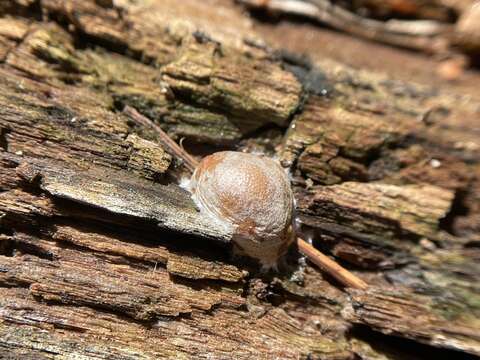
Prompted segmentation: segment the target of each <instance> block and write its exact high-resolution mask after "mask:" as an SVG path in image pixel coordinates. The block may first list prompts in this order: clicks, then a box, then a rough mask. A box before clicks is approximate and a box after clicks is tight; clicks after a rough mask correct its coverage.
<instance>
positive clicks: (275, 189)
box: [189, 151, 293, 267]
mask: <svg viewBox="0 0 480 360" xmlns="http://www.w3.org/2000/svg"><path fill="white" fill-rule="evenodd" d="M189 190H190V191H191V193H192V198H193V200H194V201H195V202H196V204H197V206H198V207H199V208H200V210H201V211H203V212H204V213H206V214H207V215H209V216H210V217H211V218H212V219H213V220H214V221H216V222H217V223H218V224H221V225H222V226H225V227H227V228H228V229H230V230H231V231H232V232H233V234H234V237H233V242H234V245H235V247H236V248H237V249H238V250H239V251H240V252H241V253H243V254H245V255H248V256H250V257H253V258H255V259H257V260H259V261H260V263H261V264H262V265H263V266H265V267H274V266H275V265H276V263H277V260H278V259H279V258H280V257H281V256H282V255H283V254H284V253H285V252H286V250H287V248H288V245H289V244H290V243H291V241H292V240H293V236H292V235H293V234H292V228H291V221H292V210H293V194H292V190H291V188H290V182H289V179H288V175H287V174H286V173H285V171H284V170H283V168H282V167H281V166H280V165H279V164H278V163H276V162H275V161H273V160H271V159H269V158H266V157H260V156H255V155H252V154H247V153H240V152H233V151H224V152H218V153H215V154H213V155H210V156H207V157H205V158H204V159H203V160H202V161H201V163H200V164H199V165H198V167H197V168H196V170H195V172H194V174H193V176H192V178H191V180H190V184H189Z"/></svg>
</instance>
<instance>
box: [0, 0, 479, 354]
mask: <svg viewBox="0 0 480 360" xmlns="http://www.w3.org/2000/svg"><path fill="white" fill-rule="evenodd" d="M0 11H1V12H2V13H3V14H2V18H0V61H1V63H0V128H1V132H0V134H1V137H0V146H1V148H2V151H1V153H0V188H1V190H2V192H1V193H0V215H1V217H0V219H1V222H0V224H1V234H0V357H1V358H21V359H67V358H72V357H79V358H80V357H81V358H86V359H89V358H100V359H111V358H115V359H156V358H179V359H186V358H209V359H232V358H234V359H257V358H258V359H272V358H281V359H298V358H311V359H314V358H318V359H358V358H360V359H400V358H405V359H411V358H415V357H418V358H421V357H422V354H425V353H427V354H431V355H432V356H440V355H445V356H449V357H451V358H454V357H455V356H460V354H464V355H465V354H469V355H471V356H480V338H479V336H478V333H479V329H480V321H479V319H480V282H479V279H480V267H479V266H478V261H479V260H480V252H479V248H478V243H479V241H480V235H479V234H480V220H479V219H480V198H479V196H480V195H479V194H480V191H479V190H480V152H479V149H480V141H479V138H480V130H479V127H480V103H479V99H476V98H475V97H471V96H465V95H462V94H453V93H449V92H447V91H445V90H436V89H431V88H428V87H425V86H420V85H417V84H411V83H405V82H401V81H397V80H393V79H390V78H388V77H387V76H384V75H378V74H373V73H366V72H360V71H357V70H353V69H351V68H348V67H347V66H344V65H342V64H339V63H336V62H334V61H331V60H328V59H324V58H312V59H311V61H305V60H304V59H302V58H299V57H297V56H295V54H289V53H285V52H282V51H276V50H273V49H270V48H269V47H268V46H267V45H266V44H265V43H264V42H263V41H262V39H261V38H260V37H259V36H258V35H256V34H255V32H254V31H253V30H252V29H251V26H250V20H248V19H247V18H246V17H245V16H244V15H243V14H242V13H241V12H240V11H239V9H238V8H236V7H235V6H233V4H232V3H230V2H229V1H219V0H208V1H201V2H200V1H196V0H184V1H182V2H181V5H180V4H179V2H178V1H173V0H162V1H143V0H142V1H128V0H127V1H115V2H110V1H93V0H66V1H56V0H41V1H36V0H31V1H29V0H27V1H25V0H22V1H14V0H11V1H6V2H5V3H1V4H0ZM126 105H128V106H131V107H132V108H134V109H136V110H137V111H139V112H140V113H142V114H143V115H144V116H147V117H148V118H150V119H151V120H152V121H154V122H155V123H157V124H158V125H160V126H161V127H162V128H163V129H165V130H166V131H168V132H169V134H170V135H171V136H172V137H173V138H175V139H181V138H185V139H186V140H185V144H186V146H189V148H190V149H195V148H197V149H202V150H201V151H198V152H196V153H194V154H193V155H196V156H201V155H202V154H203V153H205V152H209V151H215V149H218V148H225V147H227V148H236V149H250V148H253V149H260V150H263V151H265V152H267V153H268V154H270V155H274V154H275V155H277V156H278V157H279V158H280V160H281V161H282V163H283V165H284V166H286V167H289V169H290V171H291V174H292V179H293V186H294V189H295V194H296V198H297V207H298V209H297V212H298V217H299V220H300V221H301V222H302V231H304V234H305V235H312V237H313V243H314V245H315V246H318V247H320V248H322V250H324V251H326V252H328V253H329V254H331V255H332V256H335V258H336V259H337V260H338V261H340V262H342V264H344V265H345V266H349V268H350V269H351V270H352V271H354V272H355V273H356V274H358V275H359V276H360V277H362V278H363V279H365V280H366V281H367V282H368V283H369V284H371V286H370V288H369V289H368V290H367V291H353V290H348V289H341V288H339V287H338V285H337V284H336V283H335V282H334V281H333V280H332V279H330V278H327V277H325V276H323V275H322V274H321V272H320V271H318V270H317V269H316V268H315V267H314V266H312V265H311V264H308V263H307V264H306V265H298V263H302V261H299V260H298V259H299V256H298V254H297V253H296V252H295V249H292V251H291V253H290V254H289V257H288V259H287V261H286V263H285V264H282V265H281V266H280V269H279V271H278V272H274V273H268V274H266V273H262V272H261V271H260V270H259V269H258V267H256V266H255V264H251V263H249V262H247V261H244V260H245V259H235V258H232V257H231V255H230V251H229V248H228V244H229V240H230V234H228V233H225V231H224V230H222V229H217V228H215V226H214V225H213V224H212V223H211V222H210V221H209V219H208V218H205V217H204V216H203V215H202V214H200V213H199V212H198V211H197V210H196V209H195V206H194V204H193V202H192V201H191V200H190V198H189V195H188V193H187V192H186V191H185V190H183V189H181V188H180V187H179V186H178V185H177V184H176V183H175V181H173V180H172V179H173V178H174V177H175V176H172V175H176V174H177V172H178V171H179V170H180V169H179V164H178V163H177V162H176V161H175V159H173V158H172V157H171V156H170V155H169V154H168V153H167V152H166V151H164V149H163V148H162V147H161V146H160V145H159V144H158V142H157V139H156V135H155V133H153V132H152V131H150V130H149V129H148V128H140V127H139V126H137V125H136V124H135V123H133V122H131V120H130V119H129V118H128V116H126V115H125V113H123V112H122V109H123V107H124V106H126ZM192 144H194V145H196V146H192ZM242 146H243V148H242ZM459 209H460V210H459Z"/></svg>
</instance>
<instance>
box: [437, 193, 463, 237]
mask: <svg viewBox="0 0 480 360" xmlns="http://www.w3.org/2000/svg"><path fill="white" fill-rule="evenodd" d="M467 196H468V191H466V190H459V191H457V192H455V197H454V199H453V202H452V205H451V207H450V211H449V212H448V213H447V214H446V215H445V217H444V218H443V219H440V223H439V228H440V229H442V230H445V231H447V232H448V233H450V234H452V235H457V234H455V229H454V225H455V224H454V223H455V220H456V218H458V217H459V216H467V215H468V214H469V208H468V207H467V206H466V205H465V199H466V198H467Z"/></svg>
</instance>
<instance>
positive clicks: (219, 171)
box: [124, 106, 367, 290]
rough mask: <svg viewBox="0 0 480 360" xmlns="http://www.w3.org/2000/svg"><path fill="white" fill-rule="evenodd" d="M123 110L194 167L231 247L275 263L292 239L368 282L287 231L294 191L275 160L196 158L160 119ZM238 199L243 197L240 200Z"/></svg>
mask: <svg viewBox="0 0 480 360" xmlns="http://www.w3.org/2000/svg"><path fill="white" fill-rule="evenodd" d="M124 113H125V114H127V115H128V116H129V117H130V118H131V119H132V120H133V121H135V122H136V123H137V124H138V125H141V126H147V127H150V128H151V129H152V130H154V131H155V132H156V133H157V134H158V137H159V141H160V142H161V143H162V145H163V146H165V147H166V148H167V149H168V150H169V151H170V152H171V153H172V155H174V156H176V157H178V158H180V159H181V160H183V163H184V165H185V167H186V168H187V169H188V170H189V171H190V172H192V173H193V175H192V177H191V180H190V184H189V190H190V192H191V193H192V199H193V200H194V201H195V203H196V204H197V206H198V207H199V208H200V209H201V211H204V212H205V213H207V214H208V215H209V216H210V217H211V218H212V219H214V220H215V221H217V222H218V223H219V225H221V226H224V227H226V228H228V229H230V230H231V231H232V233H233V238H232V240H233V244H234V248H235V249H238V250H239V251H240V252H241V253H243V254H245V255H247V256H250V257H252V258H255V259H257V260H258V261H259V262H260V263H261V264H262V266H264V267H266V268H269V267H274V266H275V265H276V263H277V260H278V259H279V258H280V257H281V256H282V255H284V253H285V252H286V250H287V249H288V245H290V243H291V242H292V241H293V239H296V240H295V241H296V242H297V246H298V249H299V251H300V252H301V253H302V254H304V255H305V256H306V257H307V258H308V259H309V260H310V261H311V262H313V263H314V264H316V265H317V266H318V267H320V268H321V269H322V270H323V271H325V272H327V273H328V274H330V275H331V276H332V277H334V278H335V279H336V280H338V281H339V282H340V283H341V284H343V285H344V286H345V287H351V288H355V289H362V290H364V289H366V288H367V284H366V283H365V282H364V281H363V280H361V279H360V278H358V277H357V276H355V275H354V274H352V273H351V272H350V271H348V270H347V269H345V268H343V267H342V266H340V265H339V264H337V263H336V262H335V261H333V260H332V259H330V258H329V257H327V256H326V255H324V254H322V253H321V252H320V251H319V250H317V249H316V248H314V247H313V246H312V245H310V244H308V243H307V242H306V241H304V240H303V239H301V238H298V237H292V236H291V231H290V229H291V222H292V214H293V192H292V189H291V186H290V183H289V180H288V177H287V176H286V174H285V172H284V171H283V169H282V168H281V167H280V165H279V164H277V163H276V162H275V161H273V160H271V159H269V158H266V157H258V156H255V155H252V154H246V153H241V152H234V151H224V152H218V153H214V154H212V155H209V156H207V157H205V158H204V159H203V160H202V161H201V162H197V161H196V160H195V159H194V158H193V157H192V156H191V155H190V154H188V153H187V152H186V151H185V150H183V149H182V148H181V147H180V146H179V145H178V144H177V143H175V142H174V141H173V140H172V139H171V138H170V137H169V136H168V135H167V134H166V133H165V132H164V131H163V130H162V129H161V128H160V127H159V126H158V125H156V124H154V123H153V122H152V121H151V120H149V119H148V118H146V117H145V116H143V115H141V114H140V113H138V112H137V111H136V110H135V109H133V108H131V107H129V106H126V107H125V109H124ZM239 199H242V201H239Z"/></svg>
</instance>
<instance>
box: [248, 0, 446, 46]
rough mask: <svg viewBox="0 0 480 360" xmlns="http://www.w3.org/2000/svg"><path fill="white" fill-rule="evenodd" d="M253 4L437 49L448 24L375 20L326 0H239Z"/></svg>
mask: <svg viewBox="0 0 480 360" xmlns="http://www.w3.org/2000/svg"><path fill="white" fill-rule="evenodd" d="M239 1H240V3H242V4H245V5H247V6H249V7H252V8H263V9H267V10H270V11H274V12H280V13H285V14H292V15H299V16H305V17H308V18H312V19H315V20H317V21H319V22H321V23H323V24H325V25H328V26H330V27H332V28H334V29H338V30H341V31H344V32H347V33H350V34H353V35H356V36H359V37H363V38H366V39H369V40H375V41H379V42H383V43H386V44H390V45H395V46H400V47H404V48H408V49H415V50H422V51H427V52H438V51H439V50H442V48H443V47H444V46H445V44H446V38H445V36H444V35H445V34H446V33H447V31H448V30H449V29H450V26H449V25H446V24H442V23H439V22H437V21H431V20H411V21H408V20H388V21H377V20H373V19H367V18H364V17H361V16H359V15H357V14H354V13H352V12H350V11H348V10H346V9H344V8H342V7H340V6H337V5H334V4H332V3H331V2H330V1H328V0H239Z"/></svg>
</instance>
